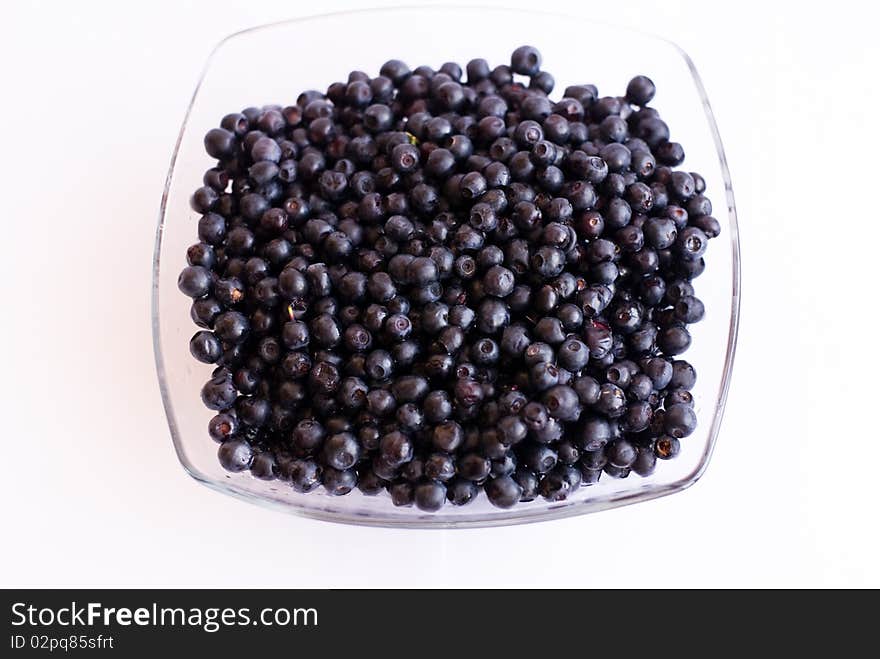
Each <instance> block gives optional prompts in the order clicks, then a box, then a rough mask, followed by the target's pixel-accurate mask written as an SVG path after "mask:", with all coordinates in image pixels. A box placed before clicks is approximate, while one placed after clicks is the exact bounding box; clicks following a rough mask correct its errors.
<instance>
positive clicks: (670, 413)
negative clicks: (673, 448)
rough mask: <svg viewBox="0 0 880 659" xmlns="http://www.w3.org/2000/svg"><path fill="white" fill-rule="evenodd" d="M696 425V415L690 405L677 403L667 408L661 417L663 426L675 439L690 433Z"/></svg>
mask: <svg viewBox="0 0 880 659" xmlns="http://www.w3.org/2000/svg"><path fill="white" fill-rule="evenodd" d="M696 427H697V415H696V413H695V412H694V410H693V407H691V406H690V405H685V404H683V403H677V404H675V405H672V406H671V407H669V408H667V410H666V414H665V415H664V417H663V428H664V429H665V430H666V433H667V434H668V435H670V436H671V437H674V438H675V439H681V438H682V437H687V436H688V435H690V434H692V433H693V432H694V430H695V429H696Z"/></svg>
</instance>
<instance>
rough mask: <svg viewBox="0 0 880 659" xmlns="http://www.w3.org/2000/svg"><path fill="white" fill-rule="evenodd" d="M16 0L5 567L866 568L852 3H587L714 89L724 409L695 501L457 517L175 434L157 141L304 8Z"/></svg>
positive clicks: (635, 576)
mask: <svg viewBox="0 0 880 659" xmlns="http://www.w3.org/2000/svg"><path fill="white" fill-rule="evenodd" d="M24 4H25V3H17V4H15V5H14V6H12V7H10V8H9V9H7V12H6V14H5V18H4V21H3V23H2V27H0V30H2V34H0V58H2V60H0V61H3V62H4V64H3V67H2V69H0V77H2V80H0V83H2V84H0V89H2V90H3V97H4V102H3V109H2V110H0V113H2V122H0V125H2V126H3V128H4V129H5V130H4V138H3V145H4V151H5V153H4V155H3V157H2V158H0V180H2V181H3V190H4V197H5V198H4V202H3V204H2V208H3V218H2V226H3V228H2V237H3V243H2V245H3V256H2V258H0V275H2V280H0V281H2V282H3V302H4V309H3V320H2V324H0V328H2V329H0V332H2V336H0V339H2V344H0V345H2V346H3V358H4V359H3V361H4V377H3V378H2V380H0V388H2V392H0V393H2V397H0V400H2V401H3V402H2V411H3V415H2V419H3V421H2V430H3V439H2V441H3V450H2V451H0V465H2V468H3V474H2V479H0V501H2V503H0V528H2V529H3V532H2V533H3V542H2V543H0V585H5V586H12V585H93V586H102V585H111V586H112V585H149V586H158V585H169V586H181V585H193V586H244V585H260V586H291V587H309V586H310V587H346V586H353V587H374V586H476V587H482V586H495V587H498V586H502V587H503V586H541V587H557V586H578V587H598V586H612V587H613V586H874V587H876V586H880V567H878V559H877V556H878V555H880V541H878V540H880V531H878V528H880V527H878V525H877V523H876V520H877V506H878V502H880V497H878V494H877V491H876V489H875V487H874V485H873V484H872V482H871V481H872V480H873V479H872V476H873V474H874V471H875V469H876V458H875V455H876V454H877V448H876V446H877V439H878V436H880V432H878V429H877V421H876V413H875V412H874V410H875V406H876V402H875V397H876V390H877V385H876V383H877V373H878V370H877V367H878V360H877V358H876V349H875V346H874V343H875V341H876V338H875V336H874V334H875V328H876V324H875V322H874V321H875V320H876V319H877V312H876V304H877V302H876V290H877V289H876V286H877V284H876V281H877V277H876V276H874V270H875V268H876V257H875V256H874V255H875V254H876V250H877V247H876V245H877V241H878V239H880V232H878V225H880V222H878V219H877V217H876V213H877V209H876V206H877V204H876V203H874V201H873V199H874V197H875V196H876V194H875V187H876V184H875V181H874V177H875V176H876V172H877V167H876V158H877V145H876V120H874V114H875V112H876V107H877V104H878V101H880V98H878V91H877V90H878V85H877V83H876V65H877V63H878V61H880V51H878V46H877V39H876V38H875V37H874V35H873V34H871V32H872V31H873V25H874V24H875V21H874V20H873V19H872V18H871V17H870V16H868V15H865V14H864V13H863V11H862V10H861V9H860V7H861V6H862V5H861V4H857V3H855V2H853V3H848V2H838V3H834V5H833V6H831V7H830V8H828V9H826V10H823V12H821V13H820V12H819V11H818V10H813V9H810V8H805V7H804V4H807V3H797V4H795V3H792V6H791V7H790V8H789V7H786V6H784V5H783V4H782V3H779V4H777V3H766V2H763V3H754V4H753V5H752V4H750V3H745V4H744V3H727V4H726V5H725V6H723V7H722V6H716V5H715V4H714V3H713V5H711V6H712V9H711V11H710V10H709V9H708V7H709V6H710V5H707V4H706V3H704V2H695V1H687V2H685V1H682V2H673V1H671V0H664V1H663V2H656V3H650V2H615V3H597V4H595V5H594V7H595V9H594V10H593V15H594V17H601V18H603V19H605V20H609V21H613V22H616V23H619V24H623V25H631V26H637V27H642V28H645V29H649V30H651V31H654V32H657V33H661V34H664V35H666V36H668V37H669V38H671V39H673V40H675V41H677V42H678V43H679V44H680V45H682V46H683V47H684V49H685V50H687V51H688V52H689V53H690V54H691V56H692V57H693V59H694V61H695V62H696V64H697V67H698V68H699V70H700V73H701V74H702V76H703V79H704V81H705V84H706V87H707V90H708V93H709V97H710V99H711V100H712V102H713V105H714V109H715V113H716V116H717V119H718V123H719V127H720V130H721V133H722V138H723V139H724V142H725V146H726V149H727V153H728V156H729V160H730V166H731V171H732V176H733V183H734V189H735V192H736V196H737V203H738V208H739V213H740V221H741V231H742V241H743V258H744V262H743V273H744V277H743V310H742V312H743V313H742V328H741V333H740V348H739V355H738V358H737V364H736V367H735V371H734V380H733V386H732V389H731V394H730V399H729V402H728V411H727V416H726V419H725V422H724V425H723V427H722V431H721V435H720V438H719V443H718V447H717V450H716V453H715V457H714V459H713V462H712V464H711V465H710V467H709V470H708V472H707V473H706V475H705V477H704V479H703V480H702V481H700V482H699V483H698V484H697V485H696V486H694V487H693V488H691V489H690V490H688V491H686V492H684V493H681V494H678V495H675V496H672V497H667V498H664V499H660V500H657V501H653V502H649V503H645V504H640V505H638V506H633V507H628V508H623V509H618V510H614V511H610V512H604V513H600V514H597V515H591V516H587V517H581V518H575V519H569V520H563V521H556V522H549V523H543V524H538V525H529V526H523V527H512V528H501V529H490V530H474V531H455V532H440V531H392V530H384V529H365V528H357V527H348V526H337V525H331V524H324V523H319V522H312V521H307V520H301V519H297V518H292V517H287V516H284V515H281V514H279V513H275V512H269V511H265V510H262V509H259V508H257V507H255V506H252V505H248V504H245V503H241V502H238V501H235V500H232V499H230V498H228V497H224V496H221V495H219V494H216V493H214V492H211V491H209V490H207V489H206V488H203V487H202V486H200V485H198V484H197V483H195V481H192V480H191V479H189V477H187V476H185V475H184V473H183V471H182V469H181V468H180V466H179V464H178V463H177V459H176V457H175V456H174V452H173V450H172V447H171V442H170V440H169V438H168V431H167V428H166V426H165V421H164V418H163V413H162V407H161V402H160V399H159V394H158V388H157V386H156V382H155V376H154V371H153V356H152V348H151V343H150V317H149V287H150V261H151V256H152V249H153V238H154V229H155V221H156V216H157V208H158V203H159V197H160V193H161V189H162V185H163V183H164V179H165V173H166V168H167V165H168V161H169V158H170V154H171V150H172V147H173V143H174V140H175V138H176V135H177V131H178V129H179V124H180V121H181V120H182V116H183V111H184V109H185V106H186V103H187V101H188V98H189V96H190V94H191V93H192V88H193V86H194V84H195V81H196V79H197V77H198V75H199V71H200V69H201V66H202V64H203V62H204V59H205V57H206V55H207V53H208V51H209V50H210V48H211V47H212V46H213V44H214V43H215V42H216V41H217V40H218V39H219V38H221V37H223V36H224V35H226V34H227V33H229V32H232V31H235V30H237V29H239V28H241V27H245V26H249V25H254V24H259V23H263V22H267V21H272V20H278V19H282V18H289V17H291V16H292V15H296V13H297V9H296V8H295V7H294V6H293V5H292V4H291V3H289V2H283V1H281V2H271V3H257V2H252V3H247V4H241V5H240V4H238V3H233V2H227V1H222V0H215V1H213V2H203V3H171V2H168V3H160V2H150V3H137V4H134V3H132V4H129V5H127V6H125V7H122V5H121V3H112V4H111V3H106V4H100V3H83V4H82V6H81V7H80V8H79V9H78V10H77V8H76V7H75V6H74V5H73V3H61V2H58V3H33V4H32V5H31V6H30V7H27V8H26V7H24ZM506 4H508V5H510V4H511V3H506ZM513 4H519V3H513ZM565 4H566V3H564V2H560V3H557V4H556V5H554V7H557V8H559V9H560V10H562V9H566V8H565V7H564V5H565ZM577 4H582V3H572V6H571V7H570V8H568V10H569V11H572V12H577V11H578V8H577ZM354 5H355V3H354V2H353V1H350V2H342V1H337V2H333V1H328V2H325V3H322V5H321V9H322V10H324V11H331V10H334V9H341V8H345V7H346V6H354ZM612 6H613V9H612ZM606 9H607V10H608V11H611V12H612V14H605V13H603V12H604V11H605V10H606ZM300 11H305V10H300ZM490 28H491V26H487V29H490ZM438 38H452V37H451V35H438ZM332 47H333V45H332V44H330V43H328V49H329V48H332ZM623 47H625V45H624V46H623ZM611 55H612V54H609V53H605V54H596V53H590V52H589V49H588V48H586V47H585V58H586V60H587V61H589V58H591V57H597V56H611ZM255 65H258V63H255ZM292 91H293V90H292ZM715 196H716V197H718V194H717V192H716V195H715Z"/></svg>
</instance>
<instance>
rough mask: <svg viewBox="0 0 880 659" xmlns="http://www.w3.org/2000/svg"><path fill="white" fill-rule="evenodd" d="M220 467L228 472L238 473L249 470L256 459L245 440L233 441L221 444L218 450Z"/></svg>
mask: <svg viewBox="0 0 880 659" xmlns="http://www.w3.org/2000/svg"><path fill="white" fill-rule="evenodd" d="M217 457H218V459H219V461H220V465H221V466H222V467H223V468H224V469H226V471H232V472H238V471H244V470H246V469H249V468H250V466H251V462H252V461H253V458H254V452H253V449H252V448H251V446H250V444H248V443H247V441H245V440H243V439H231V440H229V441H226V442H223V443H222V444H220V448H219V449H218V450H217Z"/></svg>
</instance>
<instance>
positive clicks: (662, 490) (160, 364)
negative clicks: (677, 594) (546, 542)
mask: <svg viewBox="0 0 880 659" xmlns="http://www.w3.org/2000/svg"><path fill="white" fill-rule="evenodd" d="M425 10H429V11H430V10H440V11H443V10H455V11H462V12H469V13H480V12H490V13H495V14H505V15H511V14H513V15H516V14H519V15H531V16H541V17H550V18H559V19H563V20H571V21H577V22H579V23H584V24H591V25H599V26H605V27H608V28H612V29H614V30H618V31H622V32H629V33H633V34H639V35H642V36H644V37H646V38H650V39H652V40H655V41H659V42H662V43H665V44H667V45H668V46H670V47H672V48H673V50H674V51H675V52H677V53H678V55H679V56H680V57H681V58H682V59H683V60H684V63H685V65H686V67H687V69H688V71H689V72H690V74H691V78H692V80H693V83H694V85H695V87H696V90H697V94H698V96H699V97H700V101H701V103H702V106H703V113H704V115H705V119H706V121H707V123H708V127H709V132H710V133H711V135H712V140H713V142H714V146H715V151H716V155H717V156H718V162H719V167H720V173H721V177H722V180H723V182H724V195H725V201H726V203H727V215H728V221H729V232H730V237H729V239H730V249H731V256H732V268H733V272H732V279H731V284H732V290H731V300H730V323H729V327H728V340H727V348H726V351H725V358H724V366H723V368H722V377H721V382H720V387H719V390H718V399H717V401H716V405H715V409H714V413H713V415H712V422H711V425H710V428H709V432H708V435H707V441H706V446H705V448H704V450H703V454H702V455H701V456H700V460H699V462H698V464H697V465H696V467H695V468H694V469H693V470H692V471H691V472H690V473H689V474H687V475H686V476H684V477H682V478H681V479H680V480H678V481H674V482H671V483H666V484H659V485H658V484H651V485H648V486H645V487H644V488H638V489H633V490H626V491H622V492H619V493H616V494H614V495H611V496H609V497H607V498H604V499H602V500H598V501H597V500H595V499H588V500H585V501H582V502H575V503H562V504H560V507H559V508H557V509H554V508H552V507H550V508H544V509H542V510H540V511H517V510H516V508H513V509H510V510H505V511H503V512H498V513H495V514H494V515H492V516H491V517H484V518H479V519H476V518H465V519H460V520H450V519H448V518H447V519H442V518H437V519H432V518H431V517H430V515H429V514H426V515H424V516H419V517H416V516H413V517H412V518H411V519H406V518H394V519H390V518H373V517H368V516H366V515H358V514H351V513H347V512H340V511H335V510H321V509H317V508H304V507H301V506H297V505H291V504H287V503H282V502H281V501H276V500H274V499H270V498H266V497H264V496H260V495H257V494H254V493H253V492H251V491H249V490H246V489H244V488H240V487H238V486H237V485H236V484H235V483H232V482H222V481H217V480H216V479H214V478H211V477H209V476H206V475H205V474H203V473H202V472H200V471H199V470H198V469H197V468H195V466H194V465H193V464H191V462H190V461H189V459H188V458H187V456H186V453H185V451H184V448H183V441H182V439H181V436H180V431H179V428H178V424H177V419H176V415H175V412H174V405H173V402H172V397H171V394H170V391H169V388H168V376H167V373H166V369H165V357H164V352H163V349H162V338H161V328H160V326H161V323H160V311H159V303H160V299H159V296H160V261H161V251H162V244H163V237H164V229H165V221H166V216H167V213H168V198H169V195H170V190H171V184H172V180H173V177H174V171H175V166H176V164H177V158H178V154H179V152H180V147H181V144H182V143H183V138H184V135H185V134H186V129H187V126H188V124H189V119H190V114H191V112H192V109H193V106H194V104H195V101H196V98H197V97H198V95H199V91H200V90H201V86H202V83H203V82H204V80H205V77H206V75H207V73H208V71H209V69H210V67H211V64H212V62H213V60H214V57H215V55H216V54H217V52H218V51H219V50H220V49H221V48H223V46H225V45H226V44H227V43H229V42H230V41H232V40H235V39H238V38H240V37H242V36H246V35H250V34H253V33H256V32H261V31H267V30H271V29H274V28H280V27H286V26H289V25H293V24H297V23H306V22H309V21H316V20H323V19H333V18H344V17H349V16H358V15H365V14H398V13H404V12H408V11H410V12H411V11H425ZM741 276H742V275H741V247H740V236H739V222H738V214H737V210H736V203H735V198H734V193H733V185H732V183H731V177H730V169H729V166H728V162H727V156H726V153H725V151H724V146H723V143H722V141H721V135H720V133H719V130H718V125H717V121H716V119H715V114H714V112H713V110H712V106H711V104H710V102H709V99H708V96H707V94H706V89H705V86H704V84H703V80H702V78H701V76H700V74H699V72H698V71H697V68H696V65H695V64H694V61H693V59H692V58H691V57H690V55H689V54H688V53H687V52H686V51H685V50H684V49H683V48H682V47H681V46H679V45H678V44H677V43H676V42H674V41H672V40H671V39H668V38H666V37H663V36H660V35H657V34H654V33H652V32H649V31H645V30H641V29H638V28H633V27H630V26H625V25H619V24H615V23H613V22H608V21H603V20H596V19H593V18H587V17H583V16H578V15H576V14H571V13H568V12H559V11H551V10H533V9H523V8H519V7H511V8H505V7H490V6H485V5H460V4H447V3H438V4H434V3H431V4H426V5H395V6H388V7H369V8H358V9H352V10H344V11H333V12H324V13H318V14H309V15H305V16H300V17H297V18H290V19H284V20H279V21H273V22H270V23H263V24H259V25H253V26H251V27H247V28H243V29H241V30H237V31H235V32H232V33H230V34H228V35H227V36H225V37H223V38H222V39H220V40H219V41H218V42H217V44H216V45H215V46H214V47H213V48H212V49H211V51H210V53H209V54H208V57H207V59H206V60H205V63H204V65H203V66H202V69H201V72H200V74H199V77H198V80H197V82H196V86H195V89H194V90H193V93H192V96H191V97H190V100H189V103H188V104H187V107H186V112H185V113H184V117H183V122H182V124H181V127H180V130H179V132H178V135H177V139H176V141H175V144H174V150H173V152H172V155H171V162H170V164H169V167H168V173H167V174H166V177H165V184H164V187H163V190H162V198H161V202H160V205H159V217H158V225H157V229H156V238H155V242H154V248H153V259H152V276H151V289H152V290H151V309H150V311H151V319H152V339H153V356H154V361H155V367H156V375H157V379H158V383H159V391H160V394H161V397H162V405H163V408H164V410H165V417H166V420H167V423H168V428H169V431H170V433H171V439H172V442H173V444H174V449H175V452H176V454H177V458H178V460H179V462H180V464H181V466H182V467H183V469H184V470H185V471H186V473H188V474H189V475H190V476H191V477H192V478H193V479H194V480H196V481H197V482H199V483H201V484H203V485H205V486H206V487H209V488H210V489H212V490H215V491H218V492H222V493H224V494H226V495H229V496H232V497H234V498H237V499H241V500H244V501H248V502H250V503H253V504H255V505H259V506H262V507H265V508H270V509H275V510H280V511H283V512H286V513H288V514H292V515H295V516H297V517H304V518H309V519H316V520H320V521H329V522H336V523H341V524H351V525H358V526H373V527H384V528H414V529H451V528H483V527H495V526H513V525H519V524H530V523H536V522H543V521H549V520H554V519H563V518H567V517H574V516H578V515H583V514H586V513H592V512H599V511H602V510H608V509H611V508H617V507H620V506H625V505H630V504H634V503H639V502H642V501H649V500H651V499H656V498H659V497H663V496H667V495H669V494H673V493H675V492H680V491H682V490H685V489H687V488H689V487H690V486H692V485H693V484H694V483H696V482H697V481H698V480H699V479H700V478H701V477H702V476H703V474H704V473H705V471H706V468H707V467H708V465H709V462H710V460H711V457H712V454H713V452H714V450H715V445H716V442H717V439H718V433H719V430H720V426H721V421H722V419H723V417H724V412H725V409H726V406H727V398H728V393H729V390H730V382H731V379H732V374H733V364H734V358H735V354H736V348H737V341H738V336H739V324H740V311H741V297H742V296H741V287H742V281H741ZM586 504H589V506H588V509H584V508H585V505H586Z"/></svg>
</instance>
